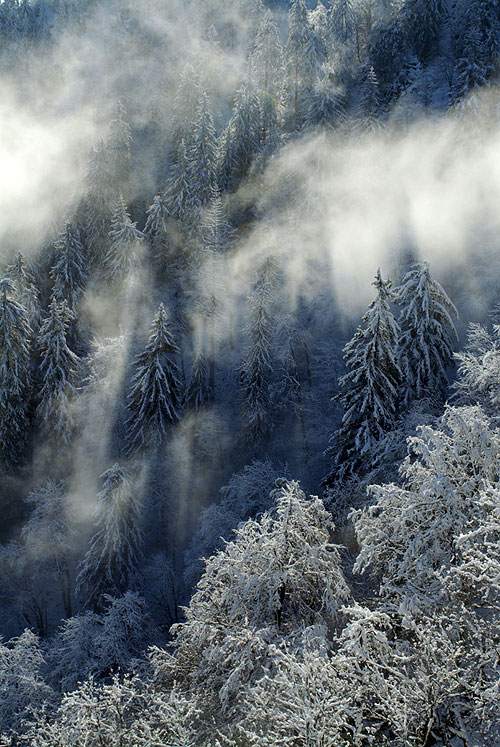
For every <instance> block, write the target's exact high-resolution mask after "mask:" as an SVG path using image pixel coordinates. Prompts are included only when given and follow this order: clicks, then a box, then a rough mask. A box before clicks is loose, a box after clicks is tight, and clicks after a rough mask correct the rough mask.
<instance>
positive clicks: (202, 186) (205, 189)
mask: <svg viewBox="0 0 500 747" xmlns="http://www.w3.org/2000/svg"><path fill="white" fill-rule="evenodd" d="M187 159H188V170H189V179H190V183H191V188H192V193H191V195H190V197H191V199H192V201H193V205H192V206H193V207H195V208H197V207H203V206H204V205H206V204H207V202H209V200H210V197H211V194H212V189H213V187H214V186H215V184H216V181H217V179H216V169H217V137H216V133H215V127H214V121H213V116H212V112H211V110H210V102H209V100H208V96H207V94H206V93H204V94H203V95H202V97H201V101H200V105H199V108H198V111H197V113H196V120H195V123H194V128H193V140H192V145H191V147H190V149H189V151H188V152H187Z"/></svg>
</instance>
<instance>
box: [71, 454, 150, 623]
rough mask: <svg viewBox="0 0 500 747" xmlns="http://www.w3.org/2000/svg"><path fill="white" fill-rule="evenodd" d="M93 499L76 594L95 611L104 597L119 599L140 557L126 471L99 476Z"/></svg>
mask: <svg viewBox="0 0 500 747" xmlns="http://www.w3.org/2000/svg"><path fill="white" fill-rule="evenodd" d="M101 479H102V480H103V489H102V490H101V492H100V493H99V494H98V496H97V507H96V510H95V522H96V529H97V531H96V533H95V534H94V536H93V537H92V539H91V541H90V547H89V549H88V551H87V554H86V555H85V557H84V559H83V561H82V562H81V564H80V569H79V573H78V577H77V581H76V583H77V593H78V594H80V595H81V596H82V597H83V598H84V599H85V601H86V605H87V606H88V607H91V608H93V609H95V610H99V609H101V608H102V607H103V604H104V601H105V595H106V594H109V595H112V596H120V595H121V594H123V593H124V592H125V591H126V590H127V586H128V583H129V579H130V576H131V575H132V573H133V572H134V571H135V570H136V569H137V566H138V563H139V560H140V557H141V545H142V532H141V508H140V503H139V500H138V498H137V497H136V495H135V493H134V489H133V486H132V484H131V482H130V478H129V475H128V474H127V472H126V470H125V469H123V468H122V467H120V466H119V465H118V464H114V465H113V466H112V467H111V468H110V469H108V470H106V471H105V472H103V474H102V475H101Z"/></svg>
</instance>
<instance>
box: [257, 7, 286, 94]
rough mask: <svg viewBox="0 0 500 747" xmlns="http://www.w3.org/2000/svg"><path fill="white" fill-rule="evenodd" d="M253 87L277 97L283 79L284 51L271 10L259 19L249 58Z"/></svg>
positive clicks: (266, 11)
mask: <svg viewBox="0 0 500 747" xmlns="http://www.w3.org/2000/svg"><path fill="white" fill-rule="evenodd" d="M249 67H250V80H251V83H252V87H253V88H256V89H257V90H262V91H264V92H266V93H268V94H269V95H271V96H274V97H277V96H279V95H280V92H281V83H282V78H283V49H282V46H281V42H280V32H279V28H278V25H277V24H276V22H275V21H274V19H273V15H272V13H271V11H270V10H265V11H264V13H263V14H262V15H261V16H260V18H259V24H258V26H257V29H256V32H255V37H254V39H253V40H252V48H251V52H250V56H249Z"/></svg>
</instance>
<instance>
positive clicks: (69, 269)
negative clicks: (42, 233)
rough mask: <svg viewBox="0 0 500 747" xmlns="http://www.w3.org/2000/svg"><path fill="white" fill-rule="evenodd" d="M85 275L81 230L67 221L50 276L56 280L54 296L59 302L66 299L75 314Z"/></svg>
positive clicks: (56, 245) (59, 240)
mask: <svg viewBox="0 0 500 747" xmlns="http://www.w3.org/2000/svg"><path fill="white" fill-rule="evenodd" d="M85 276H86V271H85V256H84V249H83V245H82V242H81V239H80V231H79V230H78V227H77V226H76V225H75V224H74V223H66V227H65V229H64V231H62V233H60V234H59V237H58V239H57V241H56V244H55V260H54V264H53V265H52V269H51V270H50V277H51V278H52V280H53V282H54V285H53V290H52V293H53V295H54V298H55V299H56V300H57V301H58V302H62V301H66V303H67V304H68V307H69V309H70V311H71V312H72V313H73V314H76V308H77V304H78V299H79V297H80V295H81V293H82V291H83V288H84V285H85Z"/></svg>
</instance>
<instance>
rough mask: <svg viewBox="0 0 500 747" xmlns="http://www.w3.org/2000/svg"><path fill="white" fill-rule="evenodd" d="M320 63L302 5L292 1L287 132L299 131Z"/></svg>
mask: <svg viewBox="0 0 500 747" xmlns="http://www.w3.org/2000/svg"><path fill="white" fill-rule="evenodd" d="M321 62H322V60H321V58H320V56H319V54H318V49H317V46H316V43H315V35H314V32H313V29H312V28H311V24H310V22H309V17H308V13H307V6H306V3H305V2H304V0H293V2H292V4H291V7H290V11H289V14H288V39H287V43H286V46H285V66H286V71H287V78H286V110H287V111H286V121H287V129H288V130H289V131H291V132H294V131H296V130H299V129H300V128H301V127H302V125H303V123H304V118H305V116H306V112H307V110H308V108H309V105H310V100H311V94H312V91H313V90H314V85H315V82H316V79H317V77H318V74H319V69H320V65H321Z"/></svg>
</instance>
